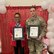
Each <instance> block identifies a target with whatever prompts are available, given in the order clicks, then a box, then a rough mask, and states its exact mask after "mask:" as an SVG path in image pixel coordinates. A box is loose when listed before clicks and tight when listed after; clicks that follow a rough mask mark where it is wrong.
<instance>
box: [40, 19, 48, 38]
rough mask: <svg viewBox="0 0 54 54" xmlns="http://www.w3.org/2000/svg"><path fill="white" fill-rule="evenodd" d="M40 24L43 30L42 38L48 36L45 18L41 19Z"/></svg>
mask: <svg viewBox="0 0 54 54" xmlns="http://www.w3.org/2000/svg"><path fill="white" fill-rule="evenodd" d="M40 22H41V28H40V31H41V32H40V36H42V37H43V36H46V32H47V24H46V22H45V21H44V19H43V18H40Z"/></svg>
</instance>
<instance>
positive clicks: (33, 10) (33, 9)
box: [30, 8, 36, 17]
mask: <svg viewBox="0 0 54 54" xmlns="http://www.w3.org/2000/svg"><path fill="white" fill-rule="evenodd" d="M30 13H31V16H32V17H34V16H35V15H36V10H35V8H31V9H30Z"/></svg>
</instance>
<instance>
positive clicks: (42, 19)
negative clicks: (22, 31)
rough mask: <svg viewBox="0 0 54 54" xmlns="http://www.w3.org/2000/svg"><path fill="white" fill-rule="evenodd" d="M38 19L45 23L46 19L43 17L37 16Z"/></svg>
mask: <svg viewBox="0 0 54 54" xmlns="http://www.w3.org/2000/svg"><path fill="white" fill-rule="evenodd" d="M37 17H38V19H39V20H40V21H41V22H45V20H44V18H42V17H41V16H37Z"/></svg>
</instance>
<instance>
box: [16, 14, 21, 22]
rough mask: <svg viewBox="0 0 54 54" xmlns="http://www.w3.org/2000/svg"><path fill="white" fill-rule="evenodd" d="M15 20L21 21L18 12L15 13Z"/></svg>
mask: <svg viewBox="0 0 54 54" xmlns="http://www.w3.org/2000/svg"><path fill="white" fill-rule="evenodd" d="M15 21H16V22H17V23H19V22H20V15H18V14H16V15H15Z"/></svg>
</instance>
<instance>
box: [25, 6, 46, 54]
mask: <svg viewBox="0 0 54 54" xmlns="http://www.w3.org/2000/svg"><path fill="white" fill-rule="evenodd" d="M30 13H31V17H30V18H28V19H27V20H26V28H27V32H28V27H29V25H38V26H39V29H40V31H39V32H40V34H39V37H38V38H29V39H28V47H29V54H42V53H41V52H42V49H43V43H42V41H41V39H42V38H43V37H44V36H45V35H46V22H45V21H44V19H43V18H41V17H40V16H37V15H36V10H35V7H31V8H30ZM27 34H28V33H27Z"/></svg>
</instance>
